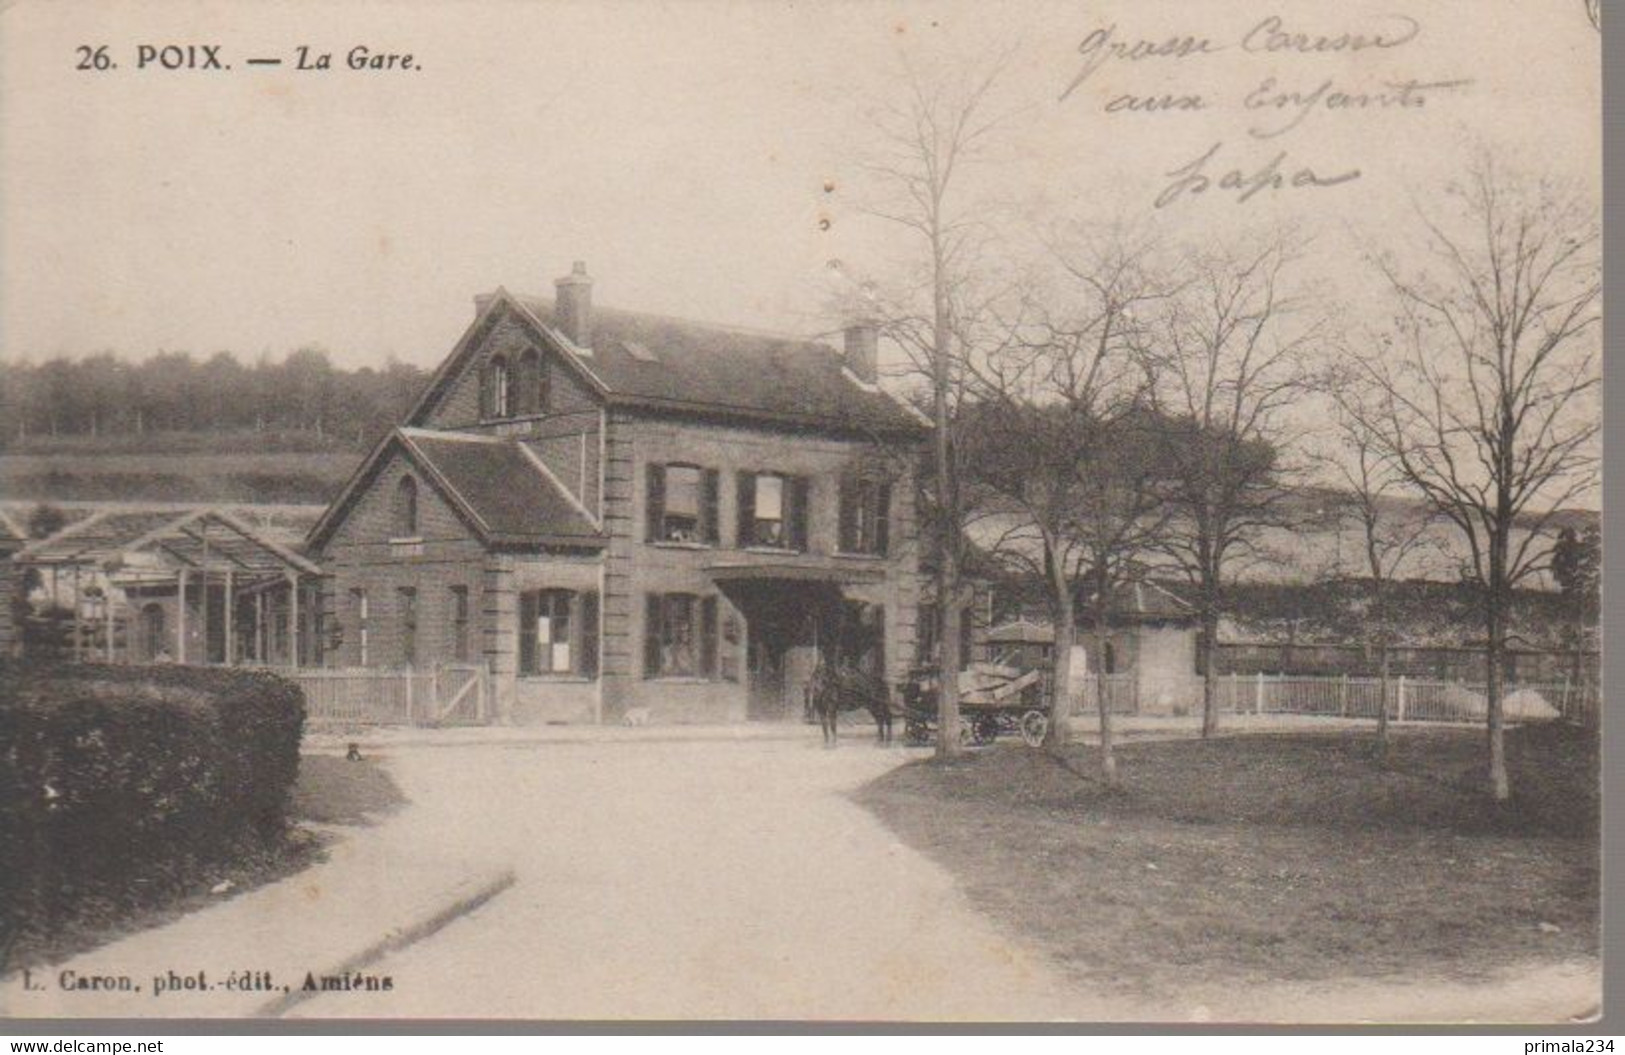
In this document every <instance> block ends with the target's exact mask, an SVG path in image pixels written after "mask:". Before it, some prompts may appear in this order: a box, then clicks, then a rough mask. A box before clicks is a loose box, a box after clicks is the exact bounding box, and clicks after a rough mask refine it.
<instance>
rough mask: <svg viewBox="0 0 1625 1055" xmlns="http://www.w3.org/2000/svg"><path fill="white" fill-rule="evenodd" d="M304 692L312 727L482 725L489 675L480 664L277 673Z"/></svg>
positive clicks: (489, 706) (485, 718)
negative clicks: (413, 668)
mask: <svg viewBox="0 0 1625 1055" xmlns="http://www.w3.org/2000/svg"><path fill="white" fill-rule="evenodd" d="M278 673H281V674H282V675H283V676H284V677H287V678H289V679H291V680H293V681H296V682H298V683H299V686H300V688H302V689H304V690H305V713H306V717H307V720H308V721H309V722H311V723H312V724H314V725H318V726H320V725H419V726H448V725H485V724H488V723H489V721H490V718H491V713H492V703H491V677H490V672H489V671H488V670H487V669H486V668H485V667H484V666H482V665H478V664H454V665H442V666H437V667H434V668H431V669H428V670H412V669H401V670H378V669H373V668H367V667H349V668H344V667H339V668H331V667H305V668H300V669H298V670H285V671H279V672H278Z"/></svg>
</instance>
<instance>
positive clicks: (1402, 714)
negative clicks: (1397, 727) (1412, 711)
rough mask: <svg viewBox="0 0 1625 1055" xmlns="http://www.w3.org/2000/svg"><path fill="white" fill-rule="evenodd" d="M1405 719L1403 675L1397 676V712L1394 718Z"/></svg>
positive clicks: (1395, 719) (1397, 720)
mask: <svg viewBox="0 0 1625 1055" xmlns="http://www.w3.org/2000/svg"><path fill="white" fill-rule="evenodd" d="M1404 720H1405V675H1403V674H1401V675H1400V676H1399V714H1398V715H1397V716H1396V717H1395V718H1394V721H1396V722H1403V721H1404Z"/></svg>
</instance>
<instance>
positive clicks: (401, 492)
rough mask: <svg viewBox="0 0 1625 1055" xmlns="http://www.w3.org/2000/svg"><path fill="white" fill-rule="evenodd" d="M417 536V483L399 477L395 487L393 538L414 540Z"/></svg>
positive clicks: (409, 478) (407, 477) (407, 478)
mask: <svg viewBox="0 0 1625 1055" xmlns="http://www.w3.org/2000/svg"><path fill="white" fill-rule="evenodd" d="M417 534H418V482H417V481H416V480H414V479H412V477H410V476H403V477H401V481H400V483H398V484H396V485H395V537H396V538H416V537H417Z"/></svg>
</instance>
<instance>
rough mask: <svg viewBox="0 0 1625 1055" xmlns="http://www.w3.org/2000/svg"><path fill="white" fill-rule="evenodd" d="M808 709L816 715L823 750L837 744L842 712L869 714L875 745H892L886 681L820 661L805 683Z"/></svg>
mask: <svg viewBox="0 0 1625 1055" xmlns="http://www.w3.org/2000/svg"><path fill="white" fill-rule="evenodd" d="M807 707H808V709H809V710H810V711H811V712H812V713H814V714H816V715H817V716H818V724H819V725H820V726H822V728H823V730H824V746H825V747H834V746H835V744H836V740H837V739H838V733H837V730H836V725H837V721H838V719H839V718H840V714H841V712H842V711H857V710H865V711H868V712H869V714H870V716H871V717H873V718H874V720H875V742H876V744H878V745H880V746H882V747H884V746H885V745H887V744H889V743H891V722H892V713H891V697H890V694H889V693H888V692H887V691H886V683H885V681H883V680H882V679H880V678H878V677H876V676H874V675H873V674H868V673H865V672H864V671H861V670H858V669H857V668H856V667H850V666H845V665H841V666H836V665H832V664H828V663H825V662H823V661H822V660H820V661H819V662H818V664H817V665H816V666H815V667H813V672H812V677H811V679H809V680H808V682H807Z"/></svg>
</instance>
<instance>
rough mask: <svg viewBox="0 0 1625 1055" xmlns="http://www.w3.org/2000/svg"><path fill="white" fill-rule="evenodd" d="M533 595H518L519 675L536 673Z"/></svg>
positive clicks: (534, 604)
mask: <svg viewBox="0 0 1625 1055" xmlns="http://www.w3.org/2000/svg"><path fill="white" fill-rule="evenodd" d="M538 600H539V598H538V596H537V594H535V593H530V592H527V593H522V594H520V595H519V673H521V674H534V673H536V614H537V613H536V604H537V601H538Z"/></svg>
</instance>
